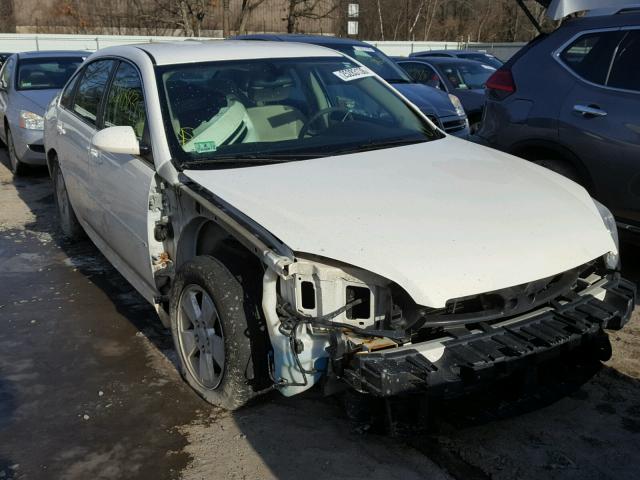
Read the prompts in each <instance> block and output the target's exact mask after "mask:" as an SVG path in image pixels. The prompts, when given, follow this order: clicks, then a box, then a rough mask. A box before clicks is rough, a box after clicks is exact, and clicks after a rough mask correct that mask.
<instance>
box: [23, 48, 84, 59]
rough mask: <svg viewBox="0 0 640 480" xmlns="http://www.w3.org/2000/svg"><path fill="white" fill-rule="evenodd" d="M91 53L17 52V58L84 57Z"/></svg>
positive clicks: (60, 51)
mask: <svg viewBox="0 0 640 480" xmlns="http://www.w3.org/2000/svg"><path fill="white" fill-rule="evenodd" d="M90 54H91V52H88V51H86V50H38V51H33V52H19V53H18V58H20V59H27V58H51V57H86V56H88V55H90Z"/></svg>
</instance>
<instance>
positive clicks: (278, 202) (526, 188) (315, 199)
mask: <svg viewBox="0 0 640 480" xmlns="http://www.w3.org/2000/svg"><path fill="white" fill-rule="evenodd" d="M184 173H185V175H186V176H187V177H189V178H190V179H191V180H193V181H194V182H196V183H198V184H199V185H201V186H202V187H204V188H205V189H207V190H209V191H210V192H212V193H213V194H215V195H216V196H218V197H220V198H221V199H223V200H224V201H226V202H228V203H229V204H231V205H232V206H233V207H235V208H237V209H238V210H240V211H241V212H242V213H244V214H245V215H247V216H248V217H250V218H251V219H253V220H254V221H256V222H257V223H259V224H260V225H262V226H263V227H264V228H266V229H268V230H269V231H270V232H271V233H273V234H274V235H275V236H277V237H278V238H280V239H281V240H282V241H283V242H285V243H286V244H287V245H288V246H289V247H290V248H291V249H292V250H294V251H297V252H307V253H312V254H316V255H321V256H324V257H328V258H332V259H335V260H338V261H341V262H345V263H347V264H351V265H354V266H357V267H360V268H363V269H366V270H369V271H371V272H374V273H376V274H378V275H381V276H383V277H386V278H388V279H389V280H392V281H394V282H396V283H397V284H398V285H400V286H401V287H402V288H404V289H405V290H406V291H407V292H408V293H409V295H411V297H412V298H413V299H414V301H416V302H417V303H418V304H421V305H425V306H429V307H434V308H439V307H444V306H445V304H446V302H447V300H449V299H453V298H459V297H463V296H467V295H474V294H478V293H483V292H489V291H493V290H497V289H501V288H506V287H510V286H514V285H519V284H523V283H526V282H530V281H533V280H538V279H541V278H545V277H548V276H551V275H554V274H557V273H560V272H563V271H565V270H568V269H571V268H574V267H576V266H579V265H581V264H583V263H586V262H588V261H590V260H593V259H595V258H597V257H599V256H601V255H603V254H605V253H606V252H608V251H615V245H614V243H613V240H612V239H611V237H610V235H609V234H608V232H607V230H606V229H605V227H604V223H603V221H602V219H601V217H600V215H599V213H598V211H597V209H596V208H595V206H594V204H593V201H592V200H591V198H590V197H589V195H588V194H587V192H586V191H585V190H584V189H583V188H582V187H580V186H578V185H577V184H575V183H573V182H570V181H569V180H567V179H565V178H563V177H561V176H559V175H557V174H555V173H553V172H551V171H549V170H546V169H544V168H541V167H538V166H536V165H533V164H531V163H529V162H525V161H523V160H520V159H517V158H515V157H511V156H509V155H506V154H504V153H501V152H498V151H495V150H491V149H488V148H484V147H481V146H478V145H475V144H472V143H470V142H466V141H463V140H459V139H456V138H453V137H447V138H445V139H441V140H436V141H432V142H428V143H422V144H416V145H409V146H405V147H399V148H394V149H383V150H376V151H371V152H363V153H357V154H349V155H341V156H336V157H328V158H320V159H314V160H306V161H298V162H289V163H282V164H275V165H265V166H258V167H247V168H237V169H225V170H186V171H185V172H184Z"/></svg>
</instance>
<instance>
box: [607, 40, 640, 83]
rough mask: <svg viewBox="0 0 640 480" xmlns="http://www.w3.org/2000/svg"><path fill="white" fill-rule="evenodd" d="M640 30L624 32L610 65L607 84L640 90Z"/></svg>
mask: <svg viewBox="0 0 640 480" xmlns="http://www.w3.org/2000/svg"><path fill="white" fill-rule="evenodd" d="M639 66H640V30H633V31H630V32H628V33H627V34H626V36H625V38H624V40H623V41H622V43H621V44H620V46H619V47H618V52H617V55H616V58H615V60H614V62H613V65H612V66H611V73H609V79H608V81H607V86H609V87H613V88H621V89H623V90H633V91H635V92H640V67H639Z"/></svg>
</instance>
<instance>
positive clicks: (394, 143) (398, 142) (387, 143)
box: [336, 138, 426, 155]
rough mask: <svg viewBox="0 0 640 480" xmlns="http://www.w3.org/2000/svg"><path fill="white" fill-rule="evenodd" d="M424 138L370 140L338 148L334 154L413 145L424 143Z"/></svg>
mask: <svg viewBox="0 0 640 480" xmlns="http://www.w3.org/2000/svg"><path fill="white" fill-rule="evenodd" d="M424 142H426V140H425V139H422V138H421V139H415V138H414V139H413V140H409V139H406V138H396V139H394V140H381V141H371V142H367V143H362V144H360V145H358V146H356V147H354V148H351V149H346V150H340V151H339V152H336V154H340V155H342V154H345V153H359V152H369V151H371V150H380V149H382V148H390V147H401V146H403V145H413V144H415V143H424Z"/></svg>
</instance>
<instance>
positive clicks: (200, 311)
mask: <svg viewBox="0 0 640 480" xmlns="http://www.w3.org/2000/svg"><path fill="white" fill-rule="evenodd" d="M247 290H248V289H246V288H245V287H243V285H242V284H241V283H240V281H239V280H238V278H236V277H235V276H234V275H233V274H232V273H231V272H230V271H229V270H228V269H227V267H226V266H225V265H224V264H223V263H221V262H220V261H219V260H217V259H216V258H214V257H210V256H198V257H195V258H194V259H193V260H190V261H188V262H187V263H185V264H184V265H183V266H182V268H180V270H179V271H178V273H177V274H176V278H175V280H174V284H173V287H172V291H171V295H170V300H169V312H170V318H171V333H172V336H173V340H174V343H175V347H176V350H177V352H178V359H179V362H180V373H181V374H182V376H183V377H184V379H185V380H186V381H187V383H188V384H189V385H190V386H191V387H192V388H193V389H194V390H195V391H196V392H197V393H198V394H199V395H200V396H201V397H202V398H203V399H204V400H206V401H207V402H209V403H211V404H213V405H216V406H218V407H222V408H224V409H226V410H236V409H238V408H240V407H242V406H244V405H245V404H246V403H247V402H248V401H249V400H251V399H252V398H253V397H255V396H256V395H257V394H258V393H259V392H258V391H256V389H254V387H253V386H252V385H251V383H252V380H251V379H250V378H249V377H250V376H251V375H250V373H249V372H253V371H261V370H262V369H263V368H262V367H264V366H265V365H266V362H267V356H266V355H264V356H263V358H253V357H255V356H256V355H253V356H252V352H266V349H265V348H264V347H265V343H266V342H267V340H266V335H260V333H259V329H258V331H256V329H255V328H254V327H255V325H258V324H259V322H260V314H259V310H258V309H257V308H256V307H257V300H256V298H252V297H254V296H252V295H249V294H248V291H247Z"/></svg>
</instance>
